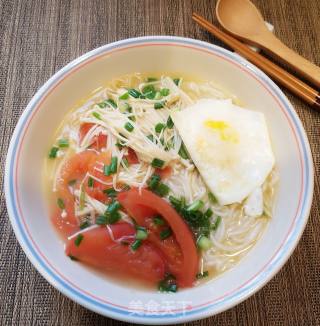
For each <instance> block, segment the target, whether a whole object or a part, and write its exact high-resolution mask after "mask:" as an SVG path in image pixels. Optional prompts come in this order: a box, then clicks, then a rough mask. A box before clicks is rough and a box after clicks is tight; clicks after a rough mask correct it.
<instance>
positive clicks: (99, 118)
mask: <svg viewBox="0 0 320 326" xmlns="http://www.w3.org/2000/svg"><path fill="white" fill-rule="evenodd" d="M92 115H93V116H94V117H95V118H97V119H98V120H101V116H100V114H99V113H98V112H92Z"/></svg>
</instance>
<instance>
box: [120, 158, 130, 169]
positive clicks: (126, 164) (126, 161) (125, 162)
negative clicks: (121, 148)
mask: <svg viewBox="0 0 320 326" xmlns="http://www.w3.org/2000/svg"><path fill="white" fill-rule="evenodd" d="M122 162H123V164H124V166H126V167H129V161H128V160H127V159H126V158H125V157H124V158H123V159H122Z"/></svg>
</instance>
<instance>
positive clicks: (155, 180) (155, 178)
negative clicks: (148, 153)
mask: <svg viewBox="0 0 320 326" xmlns="http://www.w3.org/2000/svg"><path fill="white" fill-rule="evenodd" d="M160 180H161V178H160V176H159V175H158V174H153V175H152V176H151V178H150V179H149V181H148V187H149V188H150V189H151V190H155V189H156V188H157V187H158V185H159V182H160Z"/></svg>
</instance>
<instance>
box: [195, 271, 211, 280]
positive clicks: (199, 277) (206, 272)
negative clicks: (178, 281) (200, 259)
mask: <svg viewBox="0 0 320 326" xmlns="http://www.w3.org/2000/svg"><path fill="white" fill-rule="evenodd" d="M208 276H209V272H208V271H204V272H203V273H198V274H197V275H196V278H197V279H198V280H200V279H202V278H204V277H208Z"/></svg>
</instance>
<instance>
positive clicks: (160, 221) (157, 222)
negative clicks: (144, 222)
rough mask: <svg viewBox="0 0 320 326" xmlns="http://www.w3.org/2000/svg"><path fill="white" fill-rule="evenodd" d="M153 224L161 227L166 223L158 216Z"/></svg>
mask: <svg viewBox="0 0 320 326" xmlns="http://www.w3.org/2000/svg"><path fill="white" fill-rule="evenodd" d="M153 223H154V224H155V225H159V226H162V225H165V221H164V219H163V218H162V217H161V216H160V215H157V216H155V217H154V218H153Z"/></svg>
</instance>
